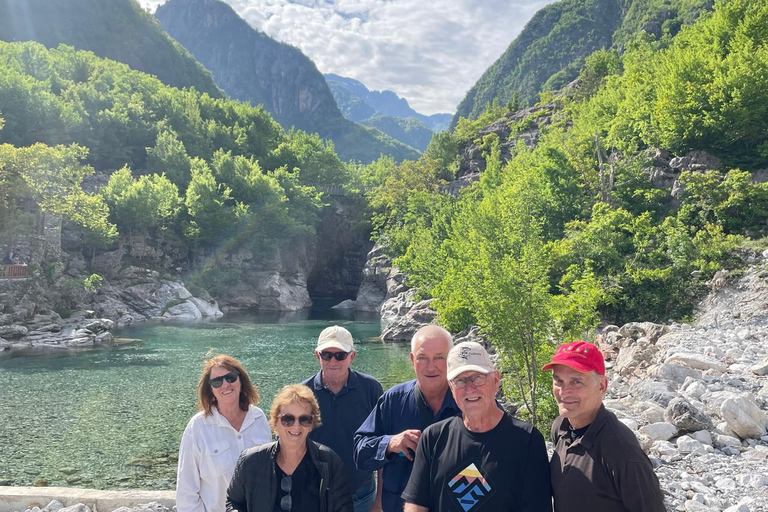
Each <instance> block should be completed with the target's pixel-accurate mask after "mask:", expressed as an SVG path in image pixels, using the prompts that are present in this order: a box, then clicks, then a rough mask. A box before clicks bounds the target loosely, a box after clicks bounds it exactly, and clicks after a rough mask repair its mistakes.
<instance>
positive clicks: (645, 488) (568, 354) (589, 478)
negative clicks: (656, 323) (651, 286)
mask: <svg viewBox="0 0 768 512" xmlns="http://www.w3.org/2000/svg"><path fill="white" fill-rule="evenodd" d="M542 370H545V371H546V370H552V393H553V394H554V395H555V400H556V401H557V407H558V410H559V412H560V416H558V418H557V419H556V420H555V422H554V423H553V424H552V443H553V444H554V445H555V452H554V454H553V455H552V460H551V461H550V474H551V477H552V494H553V496H554V500H555V512H586V511H590V512H592V511H595V510H599V511H600V512H628V511H631V512H665V510H666V509H665V507H664V497H663V496H662V493H661V489H660V488H659V480H658V479H657V478H656V474H655V473H654V472H653V465H652V464H651V461H650V460H649V459H648V456H647V455H646V454H645V453H644V452H643V449H642V448H641V447H640V444H639V443H638V442H637V438H636V437H635V435H634V434H633V433H632V431H631V430H630V429H629V428H628V427H627V426H626V425H624V424H623V423H621V422H620V421H619V420H618V419H617V418H616V415H615V414H613V413H612V412H610V411H608V410H607V409H606V408H605V406H604V405H603V395H605V392H606V390H607V388H608V379H607V378H606V376H605V362H604V361H603V355H602V354H601V353H600V350H598V348H597V347H596V346H595V345H593V344H591V343H587V342H585V341H575V342H573V343H566V344H565V345H561V346H560V347H558V349H557V352H556V353H555V355H554V357H553V358H552V362H551V363H549V364H546V365H544V367H543V368H542Z"/></svg>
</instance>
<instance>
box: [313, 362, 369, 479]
mask: <svg viewBox="0 0 768 512" xmlns="http://www.w3.org/2000/svg"><path fill="white" fill-rule="evenodd" d="M321 373H322V372H318V373H317V374H316V375H315V376H314V377H312V378H309V379H307V380H305V381H304V382H302V384H304V385H305V386H308V387H309V388H310V389H311V390H312V392H313V393H314V394H315V398H317V403H318V405H320V418H321V421H322V423H323V424H322V425H321V426H320V427H318V428H316V429H314V430H313V431H312V432H310V433H309V438H310V439H312V440H313V441H315V442H318V443H320V444H324V445H326V446H328V447H330V448H331V449H332V450H333V451H335V452H336V454H337V455H338V456H339V458H341V461H342V462H343V463H344V468H345V469H346V470H347V476H349V488H350V490H351V491H352V492H353V493H354V492H355V490H357V489H359V488H360V486H362V485H363V484H365V483H367V482H368V481H370V479H371V476H372V472H371V471H358V469H357V468H356V467H355V462H354V460H353V458H352V452H353V451H354V448H355V443H354V437H355V431H357V429H358V428H359V427H360V425H362V424H363V422H364V421H365V419H366V418H367V417H368V414H370V412H371V411H372V410H373V408H374V407H376V402H377V401H378V399H379V397H380V396H381V395H382V394H383V393H384V390H383V389H382V388H381V384H379V381H377V380H376V378H375V377H372V376H371V375H368V374H366V373H361V372H356V371H355V370H353V369H351V368H350V369H349V377H348V378H347V385H346V386H344V387H343V388H341V390H340V391H339V392H338V394H336V395H334V394H333V393H331V392H330V391H329V390H328V389H325V386H324V385H323V379H322V377H321Z"/></svg>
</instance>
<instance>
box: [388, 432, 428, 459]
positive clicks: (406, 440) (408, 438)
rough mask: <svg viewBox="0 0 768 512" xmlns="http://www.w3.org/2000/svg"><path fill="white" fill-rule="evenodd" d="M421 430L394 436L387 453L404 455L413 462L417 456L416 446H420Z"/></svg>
mask: <svg viewBox="0 0 768 512" xmlns="http://www.w3.org/2000/svg"><path fill="white" fill-rule="evenodd" d="M420 437H421V430H416V429H410V430H404V431H403V432H400V433H399V434H397V435H395V436H392V438H391V439H390V440H389V444H388V445H387V453H402V454H403V455H405V456H406V457H407V458H408V460H413V456H414V455H415V454H416V445H417V444H419V438H420Z"/></svg>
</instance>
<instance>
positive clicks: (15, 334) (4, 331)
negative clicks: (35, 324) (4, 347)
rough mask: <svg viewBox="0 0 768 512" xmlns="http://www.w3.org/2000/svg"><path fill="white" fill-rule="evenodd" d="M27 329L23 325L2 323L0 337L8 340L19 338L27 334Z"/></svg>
mask: <svg viewBox="0 0 768 512" xmlns="http://www.w3.org/2000/svg"><path fill="white" fill-rule="evenodd" d="M27 332H29V330H28V329H27V328H26V327H24V326H23V325H16V324H11V325H3V326H0V338H6V339H10V340H14V339H19V338H22V337H24V336H26V335H27Z"/></svg>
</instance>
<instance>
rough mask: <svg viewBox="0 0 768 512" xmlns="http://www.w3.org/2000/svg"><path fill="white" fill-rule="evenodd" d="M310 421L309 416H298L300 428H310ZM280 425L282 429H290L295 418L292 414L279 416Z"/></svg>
mask: <svg viewBox="0 0 768 512" xmlns="http://www.w3.org/2000/svg"><path fill="white" fill-rule="evenodd" d="M312 419H313V418H312V415H311V414H302V415H301V416H299V425H301V426H302V427H311V426H312ZM280 423H282V424H283V426H284V427H292V426H293V424H294V423H296V416H294V415H293V414H281V415H280Z"/></svg>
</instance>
